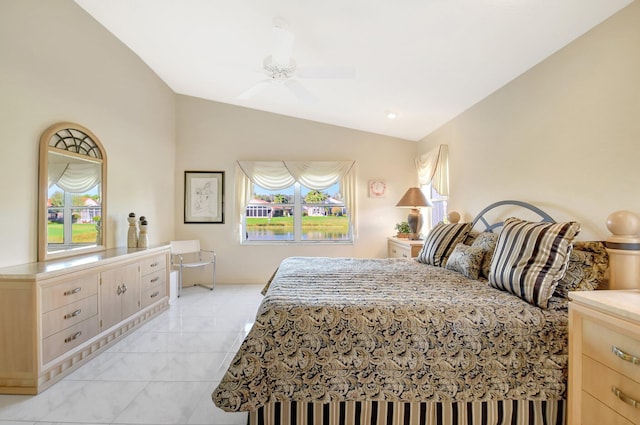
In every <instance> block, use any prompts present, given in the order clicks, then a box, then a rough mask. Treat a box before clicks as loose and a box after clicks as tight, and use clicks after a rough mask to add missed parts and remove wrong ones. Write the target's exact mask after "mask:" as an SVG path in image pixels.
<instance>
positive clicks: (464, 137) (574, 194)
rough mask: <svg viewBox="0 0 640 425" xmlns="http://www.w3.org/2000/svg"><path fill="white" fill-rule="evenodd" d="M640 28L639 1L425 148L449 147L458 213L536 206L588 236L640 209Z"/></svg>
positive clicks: (603, 234) (428, 140) (422, 147)
mask: <svg viewBox="0 0 640 425" xmlns="http://www.w3.org/2000/svg"><path fill="white" fill-rule="evenodd" d="M639 23H640V2H637V1H636V2H634V3H632V4H631V5H630V6H628V7H627V8H626V9H623V10H622V11H621V12H619V13H618V14H617V15H614V16H613V17H612V18H610V19H609V20H607V21H605V22H604V23H603V24H601V25H599V26H598V27H596V28H594V29H593V30H592V31H590V32H589V33H587V34H585V35H584V36H582V37H581V38H579V39H578V40H576V41H575V42H573V43H571V44H569V45H568V46H566V47H565V48H564V49H562V50H561V51H559V52H557V53H556V54H554V55H553V56H551V57H549V58H548V59H546V60H545V61H543V62H542V63H540V64H538V65H537V66H536V67H534V68H532V69H531V70H529V71H528V72H526V73H525V74H523V75H522V76H520V77H519V78H517V79H516V80H514V81H513V82H511V83H510V84H508V85H506V86H505V87H503V88H502V89H500V90H498V91H497V92H495V93H494V94H492V95H491V96H489V97H487V98H485V99H484V100H482V101H481V102H479V103H478V104H476V105H475V106H474V107H472V108H470V109H469V110H467V111H466V112H465V113H463V114H461V115H460V116H458V117H457V118H455V119H454V120H452V121H451V122H449V123H447V124H446V125H444V126H443V127H442V128H440V129H438V130H437V131H435V132H434V133H432V134H430V135H428V136H427V137H425V138H424V139H423V140H422V141H420V142H419V151H420V152H423V151H426V150H428V149H430V148H431V147H433V146H435V145H437V144H440V143H446V144H448V145H449V148H450V168H451V200H450V207H451V208H452V209H455V210H459V211H461V212H463V213H464V215H465V218H466V219H470V218H471V217H472V216H473V215H475V214H476V213H477V212H479V211H480V210H481V209H482V207H483V206H486V205H487V204H489V203H491V202H493V201H498V200H502V199H518V200H524V201H529V202H532V203H534V204H536V205H538V206H541V207H543V209H546V210H548V211H549V212H550V213H551V214H552V216H553V217H554V218H555V219H556V220H566V219H576V220H578V221H579V222H580V223H581V224H582V233H581V235H580V239H606V238H607V237H608V236H609V232H608V230H607V228H606V225H605V223H606V218H607V216H608V215H609V214H610V213H611V212H613V211H615V210H621V209H628V210H631V211H636V212H640V189H639V186H640V77H639V76H640V25H639Z"/></svg>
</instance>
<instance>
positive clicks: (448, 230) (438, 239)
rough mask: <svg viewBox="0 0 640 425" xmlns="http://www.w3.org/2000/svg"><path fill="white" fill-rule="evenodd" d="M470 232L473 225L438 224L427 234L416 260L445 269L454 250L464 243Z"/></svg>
mask: <svg viewBox="0 0 640 425" xmlns="http://www.w3.org/2000/svg"><path fill="white" fill-rule="evenodd" d="M470 230H471V223H456V224H444V223H438V224H436V226H435V227H434V228H433V229H431V231H430V232H429V234H427V237H426V238H425V241H424V245H423V246H422V249H421V250H420V253H419V254H418V257H417V258H416V259H417V260H418V261H419V262H421V263H425V264H431V265H432V266H437V267H444V265H445V264H447V258H448V257H449V255H450V254H451V252H452V251H453V249H454V248H455V247H456V245H457V244H459V243H462V242H464V240H465V238H466V237H467V234H468V233H469V231H470Z"/></svg>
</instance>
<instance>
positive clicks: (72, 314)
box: [64, 309, 82, 319]
mask: <svg viewBox="0 0 640 425" xmlns="http://www.w3.org/2000/svg"><path fill="white" fill-rule="evenodd" d="M80 313H82V310H81V309H77V310H76V311H74V312H73V313H68V314H65V315H64V318H65V319H71V318H72V317H76V316H78V315H79V314H80Z"/></svg>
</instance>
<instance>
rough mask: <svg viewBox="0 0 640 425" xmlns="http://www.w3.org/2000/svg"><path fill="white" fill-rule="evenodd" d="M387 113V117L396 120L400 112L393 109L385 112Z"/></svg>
mask: <svg viewBox="0 0 640 425" xmlns="http://www.w3.org/2000/svg"><path fill="white" fill-rule="evenodd" d="M385 114H386V115H387V118H388V119H390V120H395V119H396V118H398V114H397V113H396V112H393V111H387V112H385Z"/></svg>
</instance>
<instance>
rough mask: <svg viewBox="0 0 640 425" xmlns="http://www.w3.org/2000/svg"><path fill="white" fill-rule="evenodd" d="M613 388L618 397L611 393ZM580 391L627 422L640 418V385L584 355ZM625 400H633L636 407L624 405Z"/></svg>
mask: <svg viewBox="0 0 640 425" xmlns="http://www.w3.org/2000/svg"><path fill="white" fill-rule="evenodd" d="M614 387H615V388H617V389H618V390H619V391H620V392H621V393H620V394H619V396H616V394H614V392H613V391H612V388H614ZM582 389H583V390H584V391H586V392H587V393H589V394H591V395H592V396H593V397H594V398H596V399H598V400H600V401H601V402H602V403H604V404H605V405H607V406H609V407H610V408H611V409H613V410H615V411H616V412H618V413H619V414H620V415H622V416H624V417H625V418H627V419H628V420H631V421H632V422H633V421H637V420H638V419H639V418H640V383H638V382H636V381H633V380H631V379H629V378H628V377H626V376H624V375H621V374H619V373H617V372H615V371H613V370H611V369H609V368H608V367H606V366H605V365H603V364H602V363H599V362H597V361H595V360H593V359H591V358H590V357H588V356H585V355H583V356H582ZM625 398H626V399H627V400H635V401H636V402H637V403H638V407H634V406H632V405H631V404H629V403H628V402H626V403H625V401H623V400H624V399H625ZM583 404H584V403H583ZM583 418H584V417H583ZM635 423H637V422H635Z"/></svg>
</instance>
